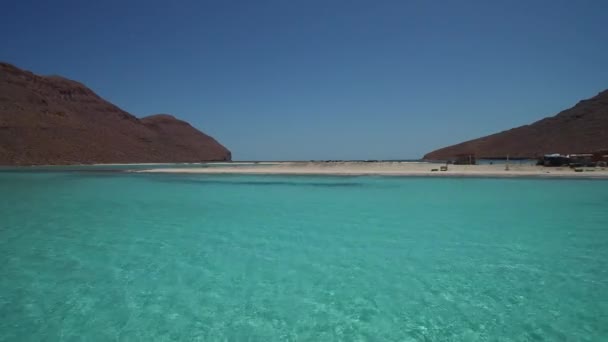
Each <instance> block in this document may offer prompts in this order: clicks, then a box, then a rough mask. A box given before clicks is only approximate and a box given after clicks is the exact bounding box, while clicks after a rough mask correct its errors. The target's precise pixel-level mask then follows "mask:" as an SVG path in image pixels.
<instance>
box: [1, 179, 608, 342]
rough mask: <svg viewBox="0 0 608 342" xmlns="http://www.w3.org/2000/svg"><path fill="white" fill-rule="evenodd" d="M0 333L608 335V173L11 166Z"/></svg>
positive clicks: (146, 336)
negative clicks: (260, 172) (47, 169)
mask: <svg viewBox="0 0 608 342" xmlns="http://www.w3.org/2000/svg"><path fill="white" fill-rule="evenodd" d="M0 191H1V195H2V196H1V198H0V215H1V217H2V219H1V221H0V260H2V263H1V264H0V317H1V318H2V319H0V341H42V340H50V341H52V340H74V341H81V340H124V341H137V340H140V341H151V340H183V341H191V340H200V341H215V340H219V341H358V340H359V341H475V340H480V341H494V340H497V341H530V340H546V341H606V340H608V268H607V267H606V266H607V263H608V224H606V223H607V222H608V181H601V180H541V179H530V180H527V179H489V178H488V179H474V178H441V179H439V178H415V177H412V178H391V177H384V178H383V177H321V176H312V177H311V176H231V175H223V176H211V175H162V174H121V173H104V172H99V173H96V172H86V173H81V172H69V173H62V172H52V173H44V172H28V173H21V172H2V173H0Z"/></svg>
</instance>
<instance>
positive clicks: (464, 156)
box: [452, 153, 477, 165]
mask: <svg viewBox="0 0 608 342" xmlns="http://www.w3.org/2000/svg"><path fill="white" fill-rule="evenodd" d="M452 163H453V164H454V165H475V164H477V160H476V159H475V154H474V153H461V154H457V155H456V158H455V159H454V160H453V161H452Z"/></svg>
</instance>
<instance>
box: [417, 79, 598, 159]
mask: <svg viewBox="0 0 608 342" xmlns="http://www.w3.org/2000/svg"><path fill="white" fill-rule="evenodd" d="M606 149H608V90H604V91H603V92H601V93H599V94H598V95H596V96H594V97H592V98H590V99H587V100H583V101H580V102H579V103H577V104H576V105H575V106H574V107H572V108H570V109H566V110H564V111H562V112H560V113H558V114H557V115H555V116H553V117H549V118H545V119H542V120H540V121H537V122H535V123H533V124H530V125H526V126H521V127H517V128H513V129H510V130H508V131H504V132H500V133H496V134H492V135H488V136H486V137H483V138H478V139H474V140H469V141H465V142H463V143H460V144H456V145H452V146H448V147H444V148H441V149H439V150H436V151H433V152H430V153H428V154H426V155H425V156H424V159H429V160H445V159H452V158H454V157H455V156H456V155H458V154H469V153H474V154H475V155H476V156H477V158H505V157H506V156H507V155H509V156H510V157H512V158H536V157H538V156H540V155H543V154H547V153H562V154H571V153H588V152H594V151H597V150H606Z"/></svg>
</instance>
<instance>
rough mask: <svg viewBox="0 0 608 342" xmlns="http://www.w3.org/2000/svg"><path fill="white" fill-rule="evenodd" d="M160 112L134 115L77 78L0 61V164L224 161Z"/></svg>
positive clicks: (201, 137)
mask: <svg viewBox="0 0 608 342" xmlns="http://www.w3.org/2000/svg"><path fill="white" fill-rule="evenodd" d="M229 160H231V153H230V151H229V150H228V149H227V148H225V147H224V146H222V145H221V144H220V143H219V142H217V141H216V140H215V139H213V138H212V137H210V136H208V135H206V134H204V133H202V132H200V131H199V130H197V129H196V128H194V127H192V126H191V125H190V124H188V123H187V122H184V121H181V120H178V119H176V118H175V117H173V116H172V115H168V114H158V115H152V116H148V117H145V118H142V119H139V118H137V117H135V116H133V115H131V114H129V113H127V112H125V111H124V110H122V109H120V108H118V107H117V106H115V105H113V104H112V103H110V102H108V101H106V100H104V99H102V98H101V97H99V96H98V95H97V94H95V93H94V92H93V91H92V90H91V89H89V88H87V87H86V86H84V85H83V84H81V83H78V82H76V81H72V80H68V79H66V78H63V77H60V76H39V75H35V74H33V73H31V72H28V71H25V70H21V69H19V68H17V67H15V66H13V65H11V64H8V63H0V165H65V164H92V163H178V162H204V161H229Z"/></svg>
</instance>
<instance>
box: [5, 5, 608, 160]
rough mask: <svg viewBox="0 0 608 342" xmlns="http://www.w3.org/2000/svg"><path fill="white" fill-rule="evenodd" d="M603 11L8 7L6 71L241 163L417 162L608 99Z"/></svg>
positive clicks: (607, 26)
mask: <svg viewBox="0 0 608 342" xmlns="http://www.w3.org/2000/svg"><path fill="white" fill-rule="evenodd" d="M607 16H608V1H606V0H598V1H586V0H581V1H572V0H567V1H562V0H551V1H466V0H464V1H427V0H420V1H405V0H403V1H372V0H368V1H337V0H335V1H334V0H331V1H328V0H322V1H316V0H302V1H298V0H289V1H283V0H281V1H262V0H255V1H221V0H217V1H167V0H164V1H155V0H147V1H113V0H111V1H106V0H104V1H82V0H79V1H60V0H59V1H27V0H19V1H11V2H4V3H3V5H2V10H1V12H0V19H1V20H0V42H1V44H0V60H3V61H6V62H9V63H13V64H15V65H17V66H19V67H22V68H25V69H29V70H31V71H33V72H36V73H41V74H60V75H63V76H66V77H68V78H72V79H75V80H79V81H81V82H83V83H85V84H86V85H88V86H89V87H91V88H92V89H93V90H95V91H96V92H97V93H98V94H100V95H101V96H102V97H104V98H106V99H107V100H109V101H111V102H113V103H115V104H117V105H118V106H120V107H122V108H123V109H125V110H126V111H128V112H130V113H132V114H134V115H137V116H146V115H149V114H154V113H171V114H174V115H176V116H177V117H179V118H182V119H184V120H187V121H189V122H191V123H192V124H193V125H194V126H195V127H197V128H199V129H201V130H203V131H204V132H206V133H208V134H211V135H213V136H214V137H216V138H217V139H218V140H220V141H221V142H222V143H223V144H225V145H226V146H227V147H228V148H230V149H231V150H232V152H233V156H234V158H235V159H237V160H253V159H258V160H286V159H303V160H307V159H370V158H373V159H387V158H418V157H421V156H422V155H423V154H424V153H426V152H429V151H430V150H433V149H435V148H438V147H442V146H445V145H448V144H452V143H457V142H459V141H462V140H465V139H470V138H475V137H479V136H482V135H486V134H489V133H493V132H496V131H500V130H504V129H508V128H511V127H513V126H517V125H522V124H526V123H530V122H532V121H535V120H537V119H540V118H542V117H544V116H549V115H553V114H555V113H556V112H558V111H559V110H561V109H565V108H568V107H570V106H572V105H573V104H575V103H576V102H577V101H578V100H580V99H582V98H588V97H591V96H593V95H595V94H596V93H598V92H599V91H601V90H603V89H606V88H608V63H607V62H608V23H607V20H608V19H607V18H608V17H607Z"/></svg>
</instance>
